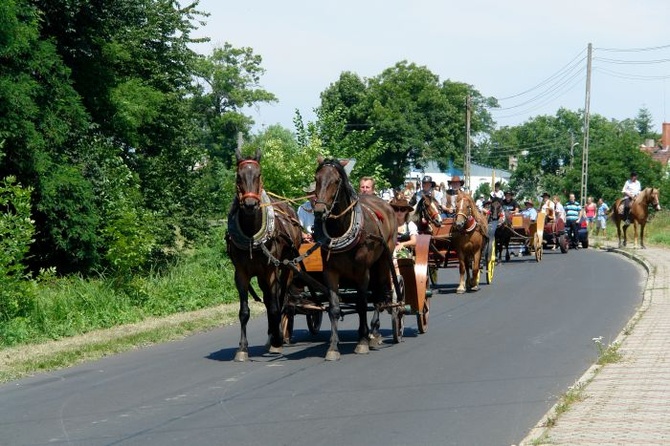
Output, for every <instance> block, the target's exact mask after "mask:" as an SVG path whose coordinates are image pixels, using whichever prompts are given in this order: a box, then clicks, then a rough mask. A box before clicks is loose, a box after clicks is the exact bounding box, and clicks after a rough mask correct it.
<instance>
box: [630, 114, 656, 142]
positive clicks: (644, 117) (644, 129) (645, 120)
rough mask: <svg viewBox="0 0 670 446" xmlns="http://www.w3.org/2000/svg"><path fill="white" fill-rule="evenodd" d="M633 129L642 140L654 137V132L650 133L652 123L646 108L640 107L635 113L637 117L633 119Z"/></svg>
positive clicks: (652, 126)
mask: <svg viewBox="0 0 670 446" xmlns="http://www.w3.org/2000/svg"><path fill="white" fill-rule="evenodd" d="M635 128H636V129H637V133H638V134H639V135H640V136H641V137H642V138H649V137H651V136H655V134H654V132H652V129H653V128H654V123H653V120H652V117H651V112H650V111H649V109H648V108H646V107H642V108H641V109H640V110H639V111H638V112H637V116H636V117H635Z"/></svg>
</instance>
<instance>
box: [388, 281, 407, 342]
mask: <svg viewBox="0 0 670 446" xmlns="http://www.w3.org/2000/svg"><path fill="white" fill-rule="evenodd" d="M398 291H399V293H396V290H395V289H394V290H393V293H391V302H392V303H393V304H398V303H403V302H405V280H404V279H403V277H402V276H401V275H398ZM403 316H404V313H403V311H402V310H401V308H400V307H399V306H398V305H394V306H393V308H392V309H391V327H392V329H393V343H394V344H398V343H399V342H402V335H403V332H404V328H405V327H404V321H403Z"/></svg>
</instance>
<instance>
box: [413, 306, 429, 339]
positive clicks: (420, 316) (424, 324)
mask: <svg viewBox="0 0 670 446" xmlns="http://www.w3.org/2000/svg"><path fill="white" fill-rule="evenodd" d="M429 315H430V298H429V297H426V300H425V301H424V303H423V311H422V312H421V313H417V315H416V324H417V325H418V326H419V333H421V334H423V333H425V332H427V331H428V316H429Z"/></svg>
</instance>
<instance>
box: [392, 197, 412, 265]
mask: <svg viewBox="0 0 670 446" xmlns="http://www.w3.org/2000/svg"><path fill="white" fill-rule="evenodd" d="M389 204H390V205H391V207H392V208H393V210H394V211H395V218H396V225H397V226H398V230H397V234H396V237H397V238H396V245H395V250H394V252H393V257H397V256H398V252H399V251H401V250H404V249H408V248H411V247H414V246H416V236H417V235H418V234H419V229H418V227H417V226H416V223H414V222H413V221H410V219H409V213H410V212H412V211H413V210H414V208H413V207H412V206H411V205H410V204H409V202H408V201H407V199H406V198H405V197H404V196H403V195H402V194H399V195H396V196H395V197H394V198H393V199H392V200H391V201H390V202H389Z"/></svg>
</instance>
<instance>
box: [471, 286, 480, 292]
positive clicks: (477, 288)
mask: <svg viewBox="0 0 670 446" xmlns="http://www.w3.org/2000/svg"><path fill="white" fill-rule="evenodd" d="M470 291H479V285H477V286H473V287H472V288H470Z"/></svg>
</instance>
